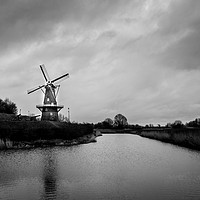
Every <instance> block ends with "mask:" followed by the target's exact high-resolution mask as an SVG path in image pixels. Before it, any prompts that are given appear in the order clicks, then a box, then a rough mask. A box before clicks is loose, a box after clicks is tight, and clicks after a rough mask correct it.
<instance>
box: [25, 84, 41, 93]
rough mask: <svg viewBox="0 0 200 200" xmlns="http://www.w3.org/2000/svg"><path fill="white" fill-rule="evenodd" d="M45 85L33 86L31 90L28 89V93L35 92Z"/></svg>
mask: <svg viewBox="0 0 200 200" xmlns="http://www.w3.org/2000/svg"><path fill="white" fill-rule="evenodd" d="M44 86H45V85H40V86H38V87H35V88H32V89H30V90H27V93H28V94H30V93H32V92H35V91H36V90H39V89H41V88H43V87H44Z"/></svg>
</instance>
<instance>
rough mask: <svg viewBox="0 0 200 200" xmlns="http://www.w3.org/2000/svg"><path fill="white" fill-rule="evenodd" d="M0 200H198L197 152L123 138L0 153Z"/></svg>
mask: <svg viewBox="0 0 200 200" xmlns="http://www.w3.org/2000/svg"><path fill="white" fill-rule="evenodd" d="M0 199H3V200H12V199H16V200H18V199H19V200H28V199H34V200H37V199H62V200H63V199H83V200H84V199H92V200H93V199H131V200H132V199H147V200H149V199H155V200H156V199H172V200H176V199H177V200H181V199H184V200H185V199H197V200H199V199H200V152H195V151H191V150H188V149H185V148H181V147H177V146H173V145H170V144H165V143H161V142H158V141H154V140H150V139H146V138H141V137H139V136H136V135H128V134H125V135H103V137H99V138H97V143H90V144H85V145H78V146H72V147H55V148H46V149H32V150H17V151H13V150H12V151H11V150H10V151H1V152H0Z"/></svg>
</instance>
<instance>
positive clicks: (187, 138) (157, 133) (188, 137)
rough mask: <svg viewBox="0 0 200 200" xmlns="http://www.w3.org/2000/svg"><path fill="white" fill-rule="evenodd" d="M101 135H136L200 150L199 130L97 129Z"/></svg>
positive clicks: (154, 128)
mask: <svg viewBox="0 0 200 200" xmlns="http://www.w3.org/2000/svg"><path fill="white" fill-rule="evenodd" d="M98 130H99V131H100V132H101V133H102V134H124V133H129V134H137V135H139V136H141V137H146V138H150V139H154V140H159V141H161V142H167V143H171V144H174V145H178V146H182V147H187V148H190V149H195V150H200V128H179V129H177V128H165V127H163V128H162V127H161V128H160V127H153V128H141V129H138V130H133V129H120V130H117V129H98Z"/></svg>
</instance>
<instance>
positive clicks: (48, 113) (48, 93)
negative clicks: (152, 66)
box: [27, 65, 69, 121]
mask: <svg viewBox="0 0 200 200" xmlns="http://www.w3.org/2000/svg"><path fill="white" fill-rule="evenodd" d="M40 69H41V71H42V74H43V76H44V79H45V81H46V84H44V85H41V86H38V87H36V88H33V89H31V90H28V91H27V92H28V94H30V93H32V92H35V91H37V90H39V89H41V90H42V91H43V88H44V90H45V91H43V92H44V101H43V104H42V105H37V106H36V107H37V108H38V109H39V110H40V111H41V112H42V118H41V120H47V121H58V112H59V111H60V110H61V109H62V108H63V107H64V106H62V105H57V101H56V97H57V94H58V90H59V87H60V85H55V84H54V83H56V82H58V81H59V82H60V81H62V80H64V79H65V78H68V77H69V74H68V73H67V74H64V75H62V76H60V77H58V78H56V79H54V80H50V78H49V75H48V73H47V70H46V68H45V66H44V65H40Z"/></svg>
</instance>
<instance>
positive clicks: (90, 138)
mask: <svg viewBox="0 0 200 200" xmlns="http://www.w3.org/2000/svg"><path fill="white" fill-rule="evenodd" d="M91 142H96V136H95V134H88V135H84V136H82V137H79V138H76V139H72V140H63V139H54V140H35V141H32V142H28V141H11V140H6V141H3V140H0V150H5V149H30V148H38V147H50V146H72V145H79V144H87V143H91Z"/></svg>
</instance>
